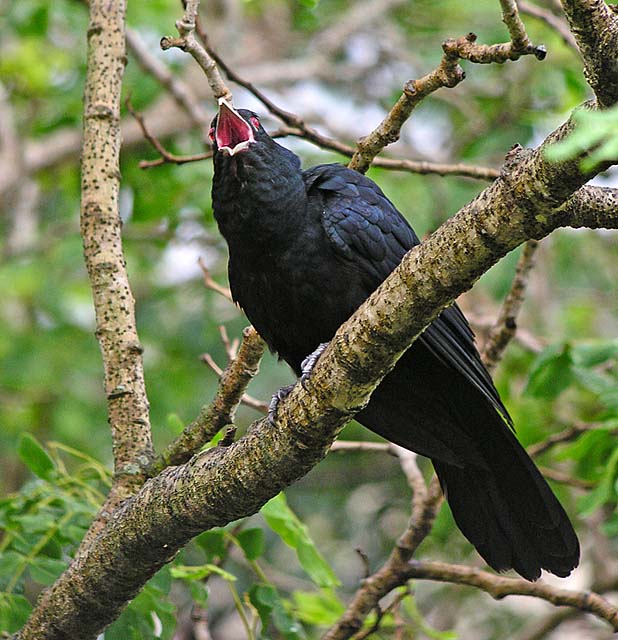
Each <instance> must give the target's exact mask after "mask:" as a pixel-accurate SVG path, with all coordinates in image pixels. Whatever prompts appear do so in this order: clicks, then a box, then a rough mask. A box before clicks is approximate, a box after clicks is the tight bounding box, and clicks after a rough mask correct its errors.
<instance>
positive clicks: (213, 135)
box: [208, 127, 215, 142]
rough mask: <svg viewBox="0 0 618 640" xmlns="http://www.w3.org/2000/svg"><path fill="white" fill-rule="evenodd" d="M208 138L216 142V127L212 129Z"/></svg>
mask: <svg viewBox="0 0 618 640" xmlns="http://www.w3.org/2000/svg"><path fill="white" fill-rule="evenodd" d="M208 137H209V138H210V139H211V140H212V142H214V141H215V128H214V127H210V131H209V132H208Z"/></svg>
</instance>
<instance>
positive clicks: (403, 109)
mask: <svg viewBox="0 0 618 640" xmlns="http://www.w3.org/2000/svg"><path fill="white" fill-rule="evenodd" d="M501 2H502V4H503V6H504V5H505V4H508V5H509V6H510V5H511V4H514V3H512V2H511V1H510V0H501ZM515 16H516V18H518V16H517V13H516V11H515ZM505 21H507V18H506V17H505ZM508 25H509V30H511V29H512V30H513V33H515V34H516V38H517V45H516V44H515V43H514V42H508V43H502V44H495V45H479V44H476V35H475V34H474V33H469V34H468V35H467V36H463V37H460V38H452V39H449V40H446V41H445V42H444V43H443V44H442V50H443V52H444V54H443V56H442V60H441V61H440V64H439V65H438V67H436V69H434V70H433V71H432V72H431V73H428V74H427V75H426V76H423V77H422V78H420V79H418V80H409V81H408V82H407V83H406V84H405V86H404V88H403V93H402V95H401V96H400V97H399V99H398V100H397V102H396V103H395V105H394V106H393V107H392V108H391V110H390V111H389V113H388V114H387V115H386V117H385V118H384V120H382V122H381V123H380V124H379V125H378V126H377V127H376V128H375V129H374V130H373V131H372V132H371V133H370V134H369V135H368V136H366V137H365V138H363V139H361V141H360V142H359V143H358V149H357V151H356V152H355V154H354V156H352V159H351V160H350V162H349V164H348V166H349V167H350V168H351V169H355V170H356V171H360V172H361V173H364V172H365V171H367V169H368V168H369V166H370V165H371V163H372V161H373V159H374V158H375V157H376V156H377V155H378V154H379V153H380V151H382V149H383V148H384V147H385V146H387V145H388V144H391V143H393V142H396V141H397V140H398V139H399V135H400V132H401V127H402V126H403V124H404V123H405V121H406V120H407V119H408V118H409V117H410V114H411V113H412V111H413V110H414V108H415V107H416V106H417V105H418V104H420V102H421V101H422V100H423V99H424V98H426V97H427V96H428V95H429V94H431V93H434V92H435V91H437V90H438V89H440V88H443V87H449V88H452V87H455V86H457V85H458V84H459V83H460V82H461V81H462V80H463V79H464V78H465V74H464V72H463V69H462V68H461V67H460V66H459V60H461V59H465V60H469V61H471V62H476V63H482V64H486V63H491V62H498V63H502V62H505V61H506V60H517V59H519V58H520V57H521V56H522V55H526V54H534V55H535V56H536V57H537V58H538V59H543V58H544V57H545V49H544V48H542V47H534V46H533V45H531V44H530V42H529V41H528V39H527V36H526V41H525V43H523V44H522V42H521V38H522V36H521V30H520V29H519V27H518V26H517V20H516V19H514V18H513V17H512V16H511V14H510V13H509V17H508ZM522 29H523V25H522ZM523 33H524V35H525V31H524V32H523Z"/></svg>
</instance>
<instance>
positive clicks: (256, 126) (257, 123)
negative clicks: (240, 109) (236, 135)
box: [249, 116, 260, 131]
mask: <svg viewBox="0 0 618 640" xmlns="http://www.w3.org/2000/svg"><path fill="white" fill-rule="evenodd" d="M249 122H251V124H252V125H253V128H254V129H255V130H256V131H257V130H258V129H259V128H260V119H259V118H258V117H257V116H251V117H250V118H249Z"/></svg>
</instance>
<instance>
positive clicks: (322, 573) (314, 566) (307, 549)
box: [261, 493, 340, 588]
mask: <svg viewBox="0 0 618 640" xmlns="http://www.w3.org/2000/svg"><path fill="white" fill-rule="evenodd" d="M261 513H262V515H263V516H264V519H265V520H266V522H267V523H268V526H269V527H270V528H271V529H272V530H273V531H274V532H275V533H276V534H277V535H278V536H279V537H280V538H281V539H282V540H283V542H285V543H286V544H287V545H289V546H290V547H292V548H293V549H295V550H296V554H297V556H298V561H299V562H300V564H301V566H302V567H303V569H304V570H305V571H306V572H307V574H308V575H309V577H310V578H311V579H312V580H313V582H315V584H317V585H318V586H319V587H325V588H328V587H336V586H338V585H339V584H340V582H339V579H338V578H337V576H336V575H335V573H334V571H333V570H332V569H331V567H330V565H329V564H328V563H327V562H326V560H324V558H323V557H322V556H321V554H320V552H319V551H318V550H317V548H316V547H315V544H314V543H313V540H311V538H310V537H309V533H308V531H307V527H306V526H305V525H304V524H303V523H302V522H301V521H300V520H299V519H298V517H297V516H296V514H295V513H294V512H293V511H292V510H291V509H290V507H289V506H288V504H287V501H286V499H285V495H284V494H283V493H280V494H279V495H277V496H275V497H274V498H272V499H271V500H269V501H268V502H267V503H266V504H265V505H264V506H263V507H262V510H261Z"/></svg>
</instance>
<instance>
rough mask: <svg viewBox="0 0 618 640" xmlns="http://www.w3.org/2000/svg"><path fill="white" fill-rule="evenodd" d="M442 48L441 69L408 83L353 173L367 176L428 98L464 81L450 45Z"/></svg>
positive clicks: (361, 150)
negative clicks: (422, 102) (443, 88)
mask: <svg viewBox="0 0 618 640" xmlns="http://www.w3.org/2000/svg"><path fill="white" fill-rule="evenodd" d="M442 48H443V50H444V55H443V57H442V60H441V62H440V64H439V65H438V67H437V68H436V69H434V71H432V72H431V73H429V74H427V75H426V76H424V77H422V78H420V79H419V80H410V81H408V82H407V83H406V84H405V86H404V88H403V93H402V94H401V96H400V98H399V100H397V102H396V103H395V105H394V106H393V107H392V109H391V110H390V111H389V113H388V114H387V116H386V117H385V118H384V120H382V122H381V123H380V124H379V125H378V126H377V127H376V128H375V129H374V130H373V131H372V132H371V133H370V134H369V135H368V136H366V137H365V138H363V139H362V140H361V141H360V142H359V143H358V149H357V151H356V152H355V153H354V155H353V156H352V159H351V160H350V162H349V163H348V166H349V167H350V169H355V170H356V171H360V172H361V173H365V171H367V169H368V168H369V166H370V165H371V162H372V161H373V159H374V158H375V157H376V156H377V155H378V153H380V151H381V150H382V149H383V148H384V147H385V146H386V145H388V144H391V143H392V142H396V141H397V140H398V139H399V135H400V132H401V127H402V126H403V124H404V122H405V121H406V120H407V119H408V118H409V117H410V114H411V113H412V111H413V110H414V108H415V107H416V106H417V105H418V104H420V102H421V101H422V100H423V99H424V98H425V97H427V96H428V95H429V94H430V93H433V92H434V91H437V90H438V89H440V88H441V87H455V86H456V85H458V84H459V83H460V82H461V81H462V80H463V79H464V78H465V74H464V72H463V69H462V68H461V67H460V66H459V63H458V62H459V56H458V55H457V54H456V53H454V52H453V51H452V49H451V47H450V46H447V43H444V45H443V47H442Z"/></svg>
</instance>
